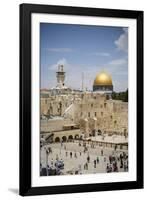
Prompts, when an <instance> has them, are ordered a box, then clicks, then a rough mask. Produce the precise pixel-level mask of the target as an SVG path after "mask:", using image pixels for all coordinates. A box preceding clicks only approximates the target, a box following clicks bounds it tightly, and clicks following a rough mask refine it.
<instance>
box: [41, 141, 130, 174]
mask: <svg viewBox="0 0 147 200" xmlns="http://www.w3.org/2000/svg"><path fill="white" fill-rule="evenodd" d="M80 145H81V146H80ZM80 145H79V142H78V141H74V142H64V143H52V144H47V145H44V146H43V147H42V148H41V152H40V156H41V158H40V159H41V164H42V167H46V166H47V164H48V165H49V166H55V162H56V160H59V161H60V160H61V161H63V162H64V169H62V170H61V172H62V174H75V172H76V171H78V172H79V173H80V174H92V173H106V172H107V164H108V163H109V165H110V156H112V157H115V158H116V160H117V167H118V172H123V171H124V167H122V168H120V166H121V161H120V159H119V158H120V154H123V153H126V154H127V150H123V151H121V150H116V151H115V150H114V148H106V147H105V148H104V147H101V146H98V145H95V146H91V144H88V143H86V147H87V150H86V152H84V148H85V147H84V146H83V142H82V141H81V142H80ZM48 148H50V149H51V151H52V152H50V153H49V154H48V155H47V154H46V150H47V149H48ZM71 153H72V157H71V155H70V154H71ZM87 157H89V158H90V160H89V162H88V161H87ZM97 158H98V160H99V162H96V161H97ZM94 160H95V163H94ZM85 164H87V166H86V168H85ZM112 164H113V163H112Z"/></svg>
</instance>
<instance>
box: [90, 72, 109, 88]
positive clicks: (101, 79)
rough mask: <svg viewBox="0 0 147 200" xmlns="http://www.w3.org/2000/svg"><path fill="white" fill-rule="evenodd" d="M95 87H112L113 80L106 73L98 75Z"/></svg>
mask: <svg viewBox="0 0 147 200" xmlns="http://www.w3.org/2000/svg"><path fill="white" fill-rule="evenodd" d="M93 85H112V78H111V76H110V75H109V74H107V73H106V72H104V71H103V72H101V73H99V74H97V76H96V78H95V80H94V83H93Z"/></svg>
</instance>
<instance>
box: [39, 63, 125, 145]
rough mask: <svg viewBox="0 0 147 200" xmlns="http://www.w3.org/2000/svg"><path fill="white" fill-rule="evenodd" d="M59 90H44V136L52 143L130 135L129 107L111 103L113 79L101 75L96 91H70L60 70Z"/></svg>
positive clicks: (60, 68)
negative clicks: (103, 136) (92, 137)
mask: <svg viewBox="0 0 147 200" xmlns="http://www.w3.org/2000/svg"><path fill="white" fill-rule="evenodd" d="M56 77H57V86H56V87H55V88H51V89H48V90H41V106H40V107H41V108H40V112H41V113H40V114H41V134H42V135H45V136H46V137H49V136H50V135H52V137H53V141H55V142H57V141H61V140H63V141H66V140H68V139H73V138H88V137H91V136H96V135H99V134H109V135H113V134H116V135H124V136H125V137H126V136H127V134H128V103H127V102H122V101H120V100H117V101H116V100H112V99H111V93H112V91H113V83H112V78H111V76H110V75H108V73H106V72H104V71H103V72H101V73H99V74H98V75H97V76H96V78H95V80H94V84H93V91H80V90H79V91H77V90H71V89H70V88H68V87H67V86H65V83H64V81H65V72H64V68H63V66H59V68H58V71H57V73H56Z"/></svg>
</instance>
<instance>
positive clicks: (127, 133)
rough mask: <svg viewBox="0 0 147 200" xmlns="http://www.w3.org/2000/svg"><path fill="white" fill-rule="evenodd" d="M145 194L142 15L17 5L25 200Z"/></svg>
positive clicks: (21, 151) (130, 12) (21, 185)
mask: <svg viewBox="0 0 147 200" xmlns="http://www.w3.org/2000/svg"><path fill="white" fill-rule="evenodd" d="M138 188H143V11H128V10H111V9H99V8H86V7H85V8H81V7H66V6H53V5H52V6H51V5H35V4H34V5H33V4H22V5H20V195H23V196H26V195H42V194H59V193H75V192H92V191H107V190H122V189H138Z"/></svg>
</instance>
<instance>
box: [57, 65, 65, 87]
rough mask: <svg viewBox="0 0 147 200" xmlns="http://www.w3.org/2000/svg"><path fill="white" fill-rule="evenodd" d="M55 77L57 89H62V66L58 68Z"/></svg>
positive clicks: (63, 72)
mask: <svg viewBox="0 0 147 200" xmlns="http://www.w3.org/2000/svg"><path fill="white" fill-rule="evenodd" d="M56 77H57V87H59V88H62V87H63V86H64V80H65V71H64V69H63V65H59V66H58V71H57V72H56Z"/></svg>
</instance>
